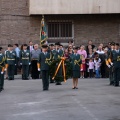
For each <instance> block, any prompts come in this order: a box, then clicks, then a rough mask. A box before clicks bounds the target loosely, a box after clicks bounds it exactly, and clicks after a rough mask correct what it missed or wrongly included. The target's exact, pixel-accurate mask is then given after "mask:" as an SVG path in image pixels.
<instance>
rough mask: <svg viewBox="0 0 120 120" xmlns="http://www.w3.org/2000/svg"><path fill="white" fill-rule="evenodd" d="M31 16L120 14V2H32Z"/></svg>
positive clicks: (38, 0)
mask: <svg viewBox="0 0 120 120" xmlns="http://www.w3.org/2000/svg"><path fill="white" fill-rule="evenodd" d="M29 13H30V14H94V13H98V14H100V13H120V0H30V9H29Z"/></svg>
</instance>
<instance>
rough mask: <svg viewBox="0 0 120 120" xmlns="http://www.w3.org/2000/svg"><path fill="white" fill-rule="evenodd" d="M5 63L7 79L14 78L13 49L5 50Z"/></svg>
mask: <svg viewBox="0 0 120 120" xmlns="http://www.w3.org/2000/svg"><path fill="white" fill-rule="evenodd" d="M6 63H7V64H8V79H9V80H14V71H15V65H16V52H15V51H6Z"/></svg>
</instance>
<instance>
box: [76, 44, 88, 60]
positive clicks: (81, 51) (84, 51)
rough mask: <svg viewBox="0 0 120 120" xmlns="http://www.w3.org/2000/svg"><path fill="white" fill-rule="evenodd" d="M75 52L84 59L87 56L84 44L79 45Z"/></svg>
mask: <svg viewBox="0 0 120 120" xmlns="http://www.w3.org/2000/svg"><path fill="white" fill-rule="evenodd" d="M77 53H78V54H80V55H84V57H85V59H86V58H87V52H86V50H85V46H84V45H82V46H81V47H80V50H78V51H77Z"/></svg>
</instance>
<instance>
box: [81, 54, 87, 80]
mask: <svg viewBox="0 0 120 120" xmlns="http://www.w3.org/2000/svg"><path fill="white" fill-rule="evenodd" d="M81 56H82V64H81V67H80V71H81V78H84V74H85V71H86V63H85V57H84V55H81Z"/></svg>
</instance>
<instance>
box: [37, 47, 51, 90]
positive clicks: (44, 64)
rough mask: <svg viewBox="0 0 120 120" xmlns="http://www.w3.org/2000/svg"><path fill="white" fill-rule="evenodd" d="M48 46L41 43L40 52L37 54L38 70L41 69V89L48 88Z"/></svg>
mask: <svg viewBox="0 0 120 120" xmlns="http://www.w3.org/2000/svg"><path fill="white" fill-rule="evenodd" d="M47 50H48V46H47V45H42V52H41V53H40V55H39V60H38V71H40V70H41V74H42V82H43V90H49V61H50V53H48V52H47Z"/></svg>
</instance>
